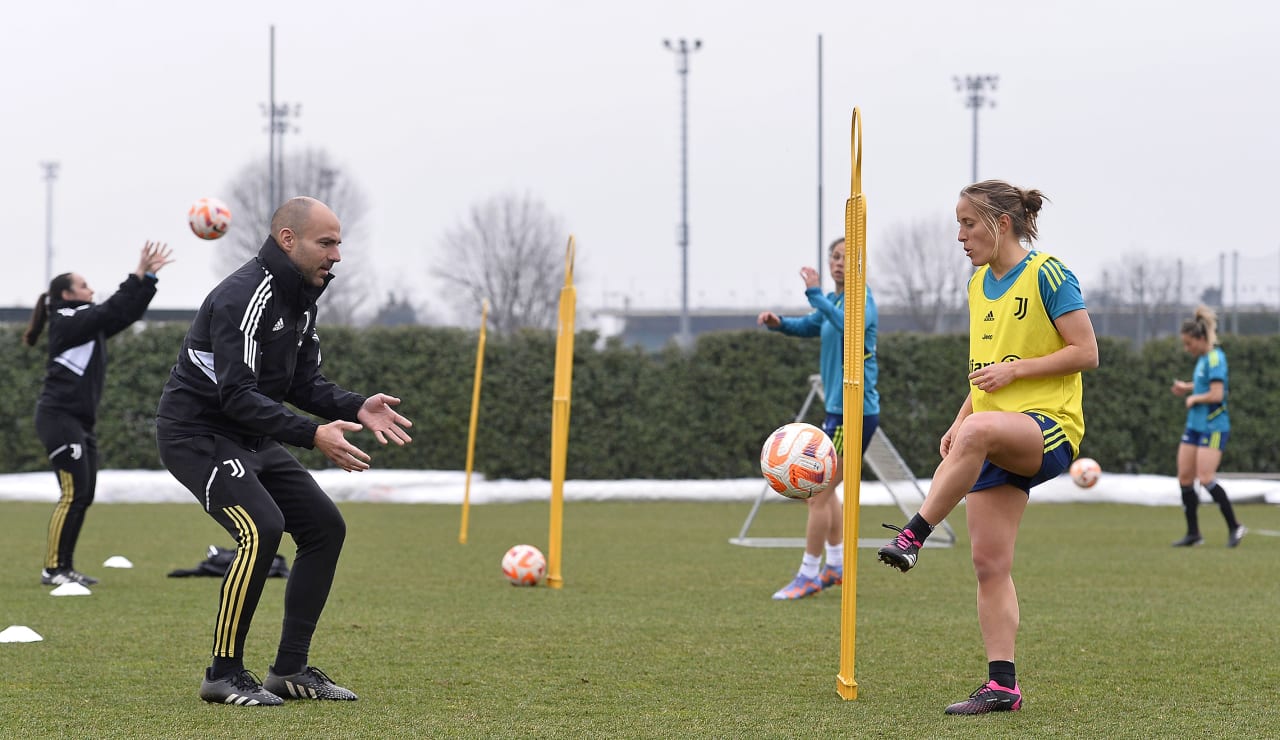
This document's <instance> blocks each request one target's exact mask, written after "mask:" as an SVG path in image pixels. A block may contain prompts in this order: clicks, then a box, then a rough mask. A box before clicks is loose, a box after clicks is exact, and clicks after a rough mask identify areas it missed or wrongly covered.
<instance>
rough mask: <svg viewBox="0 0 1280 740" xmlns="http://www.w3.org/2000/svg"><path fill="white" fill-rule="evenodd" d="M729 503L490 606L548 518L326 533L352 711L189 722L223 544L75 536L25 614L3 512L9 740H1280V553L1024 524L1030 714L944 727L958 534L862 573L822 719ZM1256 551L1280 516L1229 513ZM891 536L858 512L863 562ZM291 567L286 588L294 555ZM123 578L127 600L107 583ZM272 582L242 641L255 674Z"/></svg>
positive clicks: (153, 517) (492, 513)
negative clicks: (89, 587)
mask: <svg viewBox="0 0 1280 740" xmlns="http://www.w3.org/2000/svg"><path fill="white" fill-rule="evenodd" d="M747 508H748V507H747V505H745V504H740V503H678V502H594V503H575V502H570V503H568V504H566V507H565V520H564V559H563V567H562V572H563V575H564V579H565V587H564V588H563V589H561V590H551V589H548V588H545V587H539V588H532V589H528V588H525V589H522V588H515V587H512V586H509V585H507V583H506V582H505V581H504V580H503V578H502V576H501V573H500V570H499V561H500V560H501V557H502V554H503V552H505V550H506V549H507V548H508V547H509V546H511V545H514V544H517V543H521V542H528V543H530V544H534V545H537V546H538V547H540V548H543V549H544V551H545V547H546V537H547V526H548V517H549V514H548V508H547V505H546V504H545V503H536V504H534V503H523V504H502V505H485V506H477V507H474V508H473V509H472V511H471V524H470V532H469V543H468V544H466V545H460V544H458V525H459V520H460V518H459V510H458V507H456V506H432V505H394V504H343V505H342V510H343V512H344V514H345V515H346V517H347V522H348V540H347V546H346V550H345V552H344V554H343V560H342V562H341V565H340V568H339V572H338V579H337V582H336V584H335V586H334V591H333V595H332V597H331V599H330V601H329V606H328V608H327V609H326V611H325V614H324V618H323V620H322V623H321V625H320V629H319V631H318V633H317V635H316V638H315V642H314V644H313V646H312V661H313V663H314V664H316V665H317V666H319V667H321V668H322V669H324V670H325V671H327V672H328V673H329V674H330V675H332V676H333V677H334V678H335V679H336V680H337V681H338V682H339V683H341V684H343V685H346V686H348V687H350V688H352V689H353V690H355V691H356V692H357V693H358V694H359V695H360V701H358V702H354V703H332V704H326V703H290V704H287V705H285V706H284V707H277V708H238V707H229V706H215V705H210V704H205V703H204V702H202V701H200V700H199V699H198V698H197V697H196V691H197V688H198V686H199V681H200V671H201V670H202V669H203V667H204V666H205V665H206V662H207V655H208V650H209V646H210V635H211V630H212V628H213V611H214V609H215V608H216V601H217V598H216V589H217V587H218V583H219V581H218V580H217V579H211V578H187V579H173V578H166V577H165V574H166V573H167V572H168V571H169V570H172V569H174V568H189V567H192V566H194V565H195V564H196V563H197V562H199V561H200V560H201V559H202V558H203V557H204V554H203V551H204V548H205V547H206V546H207V545H209V544H219V545H223V546H227V545H229V544H230V543H229V541H228V538H227V537H226V535H224V534H223V533H222V531H221V530H220V529H218V528H217V527H216V525H214V524H213V523H212V521H211V520H209V519H208V518H207V517H206V516H205V515H204V513H203V512H201V511H200V509H199V507H198V506H197V505H196V504H195V503H192V504H190V505H181V504H148V505H126V504H112V505H99V506H95V507H94V508H93V509H91V510H90V512H89V518H88V522H87V525H86V527H85V531H84V534H83V536H82V538H81V542H80V545H79V552H78V558H79V562H78V564H77V565H78V567H79V568H80V569H81V570H84V571H86V572H88V573H90V574H93V575H97V576H98V577H100V578H102V580H103V582H102V583H101V584H99V585H98V586H96V587H94V591H93V595H92V596H89V597H67V598H53V597H50V596H49V594H48V592H49V589H48V588H45V587H41V586H40V585H39V580H38V573H39V568H40V558H41V555H42V552H43V548H44V533H45V529H46V527H47V524H48V517H49V514H50V512H51V510H52V506H46V505H43V504H32V503H3V504H0V518H2V519H3V521H4V537H3V538H0V562H3V564H4V567H3V568H2V569H0V628H3V627H5V626H8V625H11V624H20V625H26V626H28V627H31V628H32V629H35V630H36V631H37V632H39V633H40V634H42V635H43V636H44V638H45V639H44V641H43V642H38V643H29V644H0V737H5V738H9V737H40V738H44V737H92V738H117V737H118V738H141V737H146V738H152V737H154V738H208V737H228V738H230V737H237V738H241V737H344V738H345V737H368V738H394V737H495V738H498V737H501V738H506V737H565V738H579V737H611V738H628V737H658V736H662V737H691V736H697V737H975V738H977V737H993V736H1014V735H1017V736H1022V737H1081V738H1084V737H1144V738H1145V737H1178V738H1182V737H1268V736H1270V737H1274V736H1276V735H1277V734H1280V713H1278V711H1277V710H1276V706H1277V705H1280V701H1278V700H1280V688H1278V687H1280V629H1277V626H1276V625H1277V623H1280V588H1277V586H1276V583H1277V573H1280V571H1278V570H1277V563H1278V562H1280V538H1276V537H1269V536H1263V535H1261V534H1251V535H1250V536H1249V537H1247V538H1246V539H1245V541H1244V543H1243V544H1242V545H1241V547H1240V548H1239V549H1236V550H1228V549H1227V548H1226V547H1225V546H1224V544H1225V541H1226V528H1225V526H1224V525H1222V522H1221V517H1220V516H1219V515H1218V513H1217V511H1216V509H1215V508H1213V507H1208V506H1206V507H1204V508H1203V509H1202V510H1201V517H1202V523H1203V526H1204V530H1205V533H1206V544H1205V545H1204V546H1202V547H1198V548H1194V549H1191V550H1182V549H1174V548H1171V547H1169V543H1170V542H1171V541H1172V540H1173V539H1175V538H1176V537H1177V536H1178V535H1180V534H1181V528H1182V517H1181V512H1180V511H1179V510H1178V509H1176V508H1173V507H1140V506H1123V505H1111V504H1044V505H1033V506H1031V507H1029V508H1028V510H1027V514H1026V518H1025V521H1024V523H1023V526H1022V530H1021V535H1020V537H1019V545H1018V560H1017V562H1016V564H1015V574H1014V575H1015V579H1016V581H1017V584H1018V590H1019V596H1020V599H1021V603H1022V630H1021V634H1020V638H1019V655H1018V668H1019V677H1020V679H1021V681H1022V684H1023V689H1024V692H1025V696H1026V707H1025V709H1024V710H1023V711H1021V712H1017V713H1012V714H1006V715H988V716H983V717H947V716H944V715H943V714H942V709H943V707H944V706H946V705H947V704H948V703H950V702H953V701H956V700H959V699H961V698H963V697H964V696H965V695H966V694H968V692H969V691H971V690H972V689H974V688H975V687H976V686H977V685H978V684H979V683H980V682H981V681H983V680H985V669H986V662H985V658H984V656H983V654H982V645H981V640H980V638H979V634H978V627H977V622H976V616H975V612H974V605H973V604H974V580H973V574H972V570H971V568H970V565H969V560H968V543H967V538H966V535H965V528H964V526H963V510H962V509H961V510H958V511H957V513H956V515H954V516H953V524H954V525H956V529H957V530H958V532H959V534H960V543H959V545H958V546H957V547H956V548H954V549H933V548H930V549H928V550H925V551H924V552H923V554H922V556H921V560H920V564H919V566H918V567H917V568H916V569H915V570H913V571H911V572H910V573H907V574H902V573H898V572H897V571H893V570H891V569H889V568H886V567H885V566H883V565H881V564H879V563H878V562H876V561H875V560H874V553H873V552H872V551H869V550H861V551H860V552H859V566H858V592H859V593H858V596H859V599H858V632H857V637H858V640H857V664H856V679H857V681H858V686H859V693H858V699H857V700H855V701H842V700H840V699H839V698H838V697H837V695H836V691H835V685H836V673H837V671H838V668H839V665H838V663H839V616H840V598H839V597H840V591H839V589H832V590H830V591H828V592H825V593H822V594H819V595H817V596H815V597H811V598H809V599H805V600H803V601H800V602H787V603H780V602H773V601H771V600H770V598H769V596H770V594H772V592H773V591H774V590H775V589H777V588H778V587H780V586H781V585H783V584H784V583H785V582H786V581H787V580H788V579H789V578H790V576H791V575H792V574H793V572H794V570H795V568H796V567H797V566H798V564H799V558H800V553H799V551H798V550H766V549H750V548H741V547H734V546H731V545H729V544H728V542H727V540H728V538H729V537H732V536H734V535H735V534H736V533H737V530H738V527H739V526H740V524H741V522H742V519H743V517H744V515H745V513H746V510H747ZM1238 511H1239V512H1240V516H1241V519H1242V521H1244V522H1245V523H1246V524H1247V525H1249V526H1250V527H1251V528H1253V529H1255V530H1280V509H1277V508H1275V507H1269V506H1262V505H1253V506H1241V507H1239V509H1238ZM804 513H805V512H804V507H803V506H802V505H800V504H790V503H780V504H776V505H773V504H771V505H769V506H766V507H765V508H764V509H763V510H762V512H761V515H760V516H759V518H758V519H757V521H756V524H755V525H754V527H753V531H752V535H753V536H762V537H763V536H775V537H776V536H792V537H794V536H799V535H800V533H801V532H802V530H803V522H804ZM900 519H901V515H900V514H899V513H898V512H897V511H896V510H892V509H887V508H870V507H868V508H866V509H864V511H863V512H862V530H863V535H864V536H866V537H876V538H879V537H883V536H884V530H880V529H879V523H880V522H881V521H888V522H894V523H899V520H900ZM288 545H289V546H287V547H284V548H282V551H283V552H284V554H285V555H286V557H287V558H288V559H289V561H290V563H292V561H293V554H292V548H291V543H288ZM116 554H119V555H125V556H126V557H128V558H130V559H131V560H132V561H133V562H134V565H135V567H134V568H133V569H132V570H110V569H105V568H102V567H100V564H101V563H102V561H103V560H105V559H106V557H107V556H109V555H116ZM283 585H284V584H283V582H282V581H281V580H279V579H273V580H271V581H269V582H268V584H267V588H266V591H265V593H264V595H263V600H262V605H261V607H260V608H259V610H258V614H257V618H256V620H255V623H254V628H253V631H252V632H251V633H250V635H249V642H248V647H247V656H246V657H247V663H248V665H249V667H250V668H251V669H252V670H254V671H255V672H257V673H258V674H259V675H264V674H265V672H266V668H267V664H268V663H269V662H270V661H271V659H272V658H273V657H274V647H275V640H276V638H277V636H278V631H279V625H280V619H281V599H282V593H283Z"/></svg>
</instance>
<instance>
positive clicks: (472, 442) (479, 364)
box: [458, 298, 489, 545]
mask: <svg viewBox="0 0 1280 740" xmlns="http://www.w3.org/2000/svg"><path fill="white" fill-rule="evenodd" d="M488 323H489V299H487V298H486V299H485V300H484V302H483V303H481V304H480V340H479V341H478V342H477V343H476V380H475V385H474V386H473V387H472V389H471V428H470V429H469V430H468V431H467V482H466V485H465V486H464V487H463V489H462V529H461V530H460V531H459V532H458V543H459V544H463V545H465V544H467V522H468V521H469V519H470V514H471V466H472V463H474V462H475V455H476V419H477V418H478V417H479V416H480V377H481V376H482V375H483V374H484V329H485V325H486V324H488Z"/></svg>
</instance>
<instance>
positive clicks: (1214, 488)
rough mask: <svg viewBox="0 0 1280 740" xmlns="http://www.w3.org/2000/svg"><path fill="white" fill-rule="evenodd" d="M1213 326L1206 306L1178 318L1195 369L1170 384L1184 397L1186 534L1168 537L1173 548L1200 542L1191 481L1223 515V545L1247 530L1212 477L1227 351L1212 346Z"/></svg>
mask: <svg viewBox="0 0 1280 740" xmlns="http://www.w3.org/2000/svg"><path fill="white" fill-rule="evenodd" d="M1217 328H1218V317H1217V315H1216V314H1215V313H1214V312H1213V310H1212V309H1210V308H1208V307H1206V306H1200V307H1199V308H1197V309H1196V313H1195V315H1194V316H1192V317H1191V318H1189V319H1187V320H1186V321H1184V322H1182V331H1181V334H1182V348H1183V349H1185V350H1186V351H1187V353H1188V354H1190V355H1192V356H1193V357H1195V358H1196V369H1195V372H1194V374H1193V375H1192V376H1191V380H1175V381H1173V387H1172V388H1171V389H1170V390H1172V391H1173V395H1175V396H1185V397H1186V400H1185V401H1184V403H1185V404H1186V407H1187V426H1186V429H1185V431H1183V432H1182V441H1181V442H1179V444H1178V485H1179V486H1181V487H1182V513H1183V514H1184V515H1185V516H1186V518H1187V534H1186V536H1185V537H1183V538H1182V539H1180V540H1178V541H1177V542H1174V543H1173V546H1174V547H1193V546H1195V545H1198V544H1200V543H1201V542H1204V537H1202V536H1201V535H1200V521H1199V517H1198V516H1197V512H1196V510H1197V509H1198V508H1199V507H1200V497H1199V496H1198V495H1197V494H1196V489H1195V482H1196V480H1199V481H1200V485H1201V486H1204V490H1206V491H1208V492H1209V496H1210V497H1211V498H1212V499H1213V500H1214V503H1216V504H1217V505H1218V509H1219V510H1221V511H1222V518H1223V519H1226V520H1227V547H1235V546H1237V545H1239V544H1240V540H1242V539H1244V535H1245V532H1246V531H1247V530H1246V529H1245V528H1244V525H1242V524H1240V522H1239V521H1238V520H1237V519H1236V514H1235V510H1234V509H1232V507H1231V500H1230V499H1228V498H1227V492H1226V491H1224V490H1222V484H1221V483H1219V482H1218V465H1219V463H1221V462H1222V451H1223V449H1224V448H1225V447H1226V446H1227V437H1229V436H1230V435H1231V417H1230V415H1229V414H1227V355H1226V354H1225V353H1224V352H1223V351H1222V348H1221V347H1218V346H1217V344H1218V336H1217Z"/></svg>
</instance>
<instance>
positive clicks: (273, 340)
mask: <svg viewBox="0 0 1280 740" xmlns="http://www.w3.org/2000/svg"><path fill="white" fill-rule="evenodd" d="M329 279H332V275H330V277H329ZM329 279H326V281H325V285H328V282H329ZM323 292H324V288H323V287H319V288H317V287H313V286H311V285H308V284H307V283H306V281H305V280H304V279H303V277H302V274H301V273H300V272H298V269H297V268H296V267H294V265H293V263H292V262H290V261H289V257H288V255H286V254H285V253H284V251H283V250H281V249H280V246H279V245H278V244H277V243H276V240H275V239H274V238H271V237H267V241H266V242H265V243H264V244H263V245H262V249H260V250H259V251H258V256H257V257H254V258H253V259H251V260H249V261H248V262H246V263H245V264H244V265H242V266H241V267H240V268H239V269H238V270H236V271H235V272H233V273H231V274H230V275H228V276H227V277H226V278H225V279H224V280H223V281H222V282H221V283H219V284H218V285H217V287H215V288H214V289H213V291H212V292H210V293H209V295H208V297H207V298H205V300H204V304H203V305H201V306H200V310H199V311H198V312H197V313H196V318H195V320H194V321H193V322H192V323H191V328H190V329H188V330H187V336H186V338H185V339H184V340H183V342H182V350H181V351H180V352H179V354H178V360H177V362H176V363H175V364H174V366H173V370H172V372H170V374H169V380H168V382H167V383H165V386H164V393H163V394H162V395H161V396H160V407H159V409H158V410H157V412H156V415H157V417H158V425H159V432H160V433H161V434H164V435H166V436H173V435H185V434H208V433H210V432H214V433H217V434H221V435H224V436H228V437H231V438H232V439H235V440H237V441H238V442H240V443H241V444H243V445H245V446H248V447H254V446H256V440H258V439H260V438H262V437H269V438H272V439H275V440H278V441H280V442H285V443H287V444H291V445H295V446H297V447H307V448H310V447H312V446H313V444H314V440H315V434H316V428H317V426H318V425H317V423H316V422H315V421H314V420H313V419H311V418H310V417H308V416H305V415H303V414H299V413H297V412H296V411H293V410H292V409H290V408H289V407H287V406H285V402H288V403H290V404H292V405H293V406H295V407H297V408H299V409H301V410H303V411H305V412H308V413H311V414H315V415H316V416H320V417H323V418H325V419H328V420H335V419H343V420H346V421H353V422H354V421H357V419H356V415H357V414H358V413H359V411H360V407H361V405H363V404H364V401H365V398H364V396H361V395H359V394H356V393H352V392H350V391H347V390H344V389H342V388H340V387H338V386H337V385H336V384H334V383H332V382H330V381H329V380H327V379H326V378H325V377H324V375H322V374H321V373H320V337H319V335H318V334H317V333H316V299H317V298H319V297H320V294H321V293H323Z"/></svg>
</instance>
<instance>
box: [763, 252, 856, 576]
mask: <svg viewBox="0 0 1280 740" xmlns="http://www.w3.org/2000/svg"><path fill="white" fill-rule="evenodd" d="M827 251H828V254H827V264H828V266H829V267H830V268H831V278H832V279H833V280H835V283H836V289H835V292H833V293H828V294H826V295H823V293H822V286H821V285H819V284H818V271H817V270H815V269H813V268H812V267H804V268H801V269H800V277H801V279H803V280H804V295H805V298H806V299H808V301H809V305H810V306H813V311H812V312H811V313H808V314H806V315H804V316H799V317H787V318H783V317H780V316H778V315H777V314H775V313H773V312H772V311H764V312H762V313H761V314H760V316H759V317H758V318H757V321H758V322H759V323H760V324H763V325H764V326H767V327H769V328H770V329H772V330H774V331H780V332H782V333H783V334H787V335H790V336H794V337H821V338H822V353H821V355H820V356H819V360H818V362H819V366H820V367H819V369H820V371H821V375H822V388H823V400H824V401H825V402H826V403H825V406H826V411H827V416H826V419H825V420H824V421H823V424H822V431H824V432H826V433H827V436H828V437H830V438H831V441H832V442H834V443H835V447H836V474H835V476H834V477H833V478H832V479H831V485H829V486H828V487H827V490H825V491H823V492H822V493H819V494H815V495H814V496H813V497H812V498H810V499H807V500H806V502H805V503H807V504H808V506H809V516H808V520H807V522H806V523H805V538H804V539H805V548H804V555H803V557H802V558H801V560H800V570H799V571H798V572H797V573H796V575H795V578H793V579H792V580H791V582H790V583H788V584H787V585H785V586H783V587H782V588H780V589H778V590H777V592H775V593H774V594H773V598H774V599H775V600H778V601H782V600H789V599H802V598H804V597H805V596H809V595H811V594H816V593H818V592H819V591H821V590H822V589H824V588H830V587H832V586H838V585H840V584H841V583H843V582H844V512H843V510H842V509H841V505H840V499H839V498H837V497H836V487H837V486H839V485H840V482H841V481H842V480H843V479H844V470H843V469H842V466H841V464H840V461H841V460H842V459H843V458H844V239H836V240H835V241H834V242H832V243H831V246H830V247H829V248H828V250H827ZM877 317H878V314H877V312H876V301H875V299H874V298H872V297H871V288H870V287H868V288H867V301H866V313H865V314H864V321H863V325H864V326H865V327H866V328H865V330H864V335H863V350H862V386H863V393H862V440H861V443H862V451H863V452H866V451H867V445H868V444H870V442H871V435H873V434H875V433H876V427H877V426H879V425H880V392H879V391H878V390H876V379H877V377H878V376H879V374H880V371H879V365H878V363H877V362H876V327H877V326H878V325H879V321H878V318H877ZM824 550H825V551H826V556H827V564H826V566H825V567H823V568H821V570H819V566H820V565H821V563H822V555H823V551H824Z"/></svg>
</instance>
